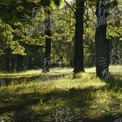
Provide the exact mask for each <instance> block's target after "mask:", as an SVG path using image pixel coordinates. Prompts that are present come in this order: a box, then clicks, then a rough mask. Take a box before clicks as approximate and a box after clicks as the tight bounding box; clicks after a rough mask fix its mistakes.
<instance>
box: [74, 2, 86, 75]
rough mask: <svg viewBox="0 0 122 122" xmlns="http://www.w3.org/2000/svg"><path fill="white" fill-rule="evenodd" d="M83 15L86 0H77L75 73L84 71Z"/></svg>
mask: <svg viewBox="0 0 122 122" xmlns="http://www.w3.org/2000/svg"><path fill="white" fill-rule="evenodd" d="M83 16H84V0H76V13H75V17H76V25H75V42H74V46H75V50H74V73H78V72H83V71H84V62H83V61H84V51H83Z"/></svg>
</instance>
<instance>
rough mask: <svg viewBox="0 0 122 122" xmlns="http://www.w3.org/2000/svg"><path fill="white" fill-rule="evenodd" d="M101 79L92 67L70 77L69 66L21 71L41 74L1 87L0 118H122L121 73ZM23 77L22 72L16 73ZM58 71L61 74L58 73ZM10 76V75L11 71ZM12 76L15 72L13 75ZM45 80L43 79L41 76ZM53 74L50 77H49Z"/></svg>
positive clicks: (33, 121) (38, 121)
mask: <svg viewBox="0 0 122 122" xmlns="http://www.w3.org/2000/svg"><path fill="white" fill-rule="evenodd" d="M110 68H112V69H114V68H115V69H116V71H118V72H113V73H112V74H113V77H112V78H111V79H107V80H101V79H99V78H97V77H96V75H95V68H88V69H86V70H85V71H86V72H85V73H80V74H78V77H77V78H76V79H73V73H72V69H65V68H63V69H58V68H55V69H52V70H51V72H50V73H46V74H43V73H41V72H40V70H37V71H35V70H32V71H28V72H24V73H23V75H25V76H26V75H27V74H30V75H31V73H32V74H33V75H34V74H38V73H39V74H40V75H41V76H40V78H38V80H37V79H36V80H33V81H31V82H22V83H21V84H14V82H12V83H11V85H8V86H2V87H0V119H1V121H2V120H4V121H5V122H47V121H48V122H56V119H57V120H60V121H61V120H62V121H64V120H65V121H66V122H69V121H70V120H72V122H80V120H82V121H83V122H114V120H116V119H117V118H121V117H122V75H121V72H120V70H117V69H118V68H121V69H122V66H111V67H110ZM20 74H21V76H22V73H19V74H16V75H20ZM59 74H60V75H59ZM11 75H13V74H11ZM14 75H15V74H14ZM42 76H44V77H46V78H47V79H48V80H47V79H45V80H44V79H43V77H42ZM52 76H53V77H52Z"/></svg>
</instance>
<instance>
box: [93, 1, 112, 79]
mask: <svg viewBox="0 0 122 122" xmlns="http://www.w3.org/2000/svg"><path fill="white" fill-rule="evenodd" d="M104 3H106V1H105V0H98V1H97V8H96V16H97V27H96V34H95V43H96V75H97V76H98V77H100V78H109V77H110V73H109V40H107V39H106V30H107V16H108V13H107V11H106V5H107V3H106V5H105V4H104Z"/></svg>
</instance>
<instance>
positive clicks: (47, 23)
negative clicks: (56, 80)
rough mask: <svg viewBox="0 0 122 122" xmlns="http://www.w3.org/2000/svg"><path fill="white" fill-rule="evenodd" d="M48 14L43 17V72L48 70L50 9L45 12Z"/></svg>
mask: <svg viewBox="0 0 122 122" xmlns="http://www.w3.org/2000/svg"><path fill="white" fill-rule="evenodd" d="M47 13H48V16H47V17H46V18H45V22H44V23H45V35H46V37H45V56H44V65H43V72H45V73H46V72H49V66H50V53H51V30H50V26H51V25H50V11H48V12H47Z"/></svg>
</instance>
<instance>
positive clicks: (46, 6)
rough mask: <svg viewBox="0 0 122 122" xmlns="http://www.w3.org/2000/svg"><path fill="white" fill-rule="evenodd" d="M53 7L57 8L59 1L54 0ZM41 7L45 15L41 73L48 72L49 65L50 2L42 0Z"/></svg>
mask: <svg viewBox="0 0 122 122" xmlns="http://www.w3.org/2000/svg"><path fill="white" fill-rule="evenodd" d="M53 2H54V4H55V5H57V6H59V5H60V2H61V0H54V1H53ZM41 5H42V6H43V7H44V9H45V13H46V14H47V16H46V18H45V21H44V24H45V56H44V65H43V70H42V71H43V72H45V73H46V72H49V65H50V54H51V22H50V10H49V6H50V5H51V1H50V0H42V1H41Z"/></svg>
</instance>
